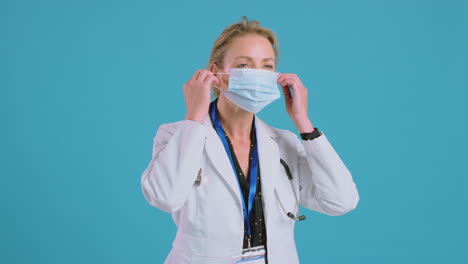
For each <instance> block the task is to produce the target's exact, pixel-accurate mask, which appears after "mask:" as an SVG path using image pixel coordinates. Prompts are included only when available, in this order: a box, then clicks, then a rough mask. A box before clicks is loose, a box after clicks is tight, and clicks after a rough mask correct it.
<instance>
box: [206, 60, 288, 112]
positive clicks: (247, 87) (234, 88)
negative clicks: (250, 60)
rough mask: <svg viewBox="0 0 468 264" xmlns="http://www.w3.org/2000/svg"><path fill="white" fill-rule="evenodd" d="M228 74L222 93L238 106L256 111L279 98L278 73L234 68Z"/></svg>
mask: <svg viewBox="0 0 468 264" xmlns="http://www.w3.org/2000/svg"><path fill="white" fill-rule="evenodd" d="M218 74H229V86H228V89H227V90H226V91H222V90H221V89H219V88H218V87H216V86H214V85H212V86H214V87H216V88H218V89H219V90H220V92H221V93H223V94H224V96H226V97H227V98H228V99H229V100H230V101H231V102H233V103H234V104H236V105H237V106H239V107H240V108H242V109H244V110H246V111H248V112H251V113H258V112H260V111H261V110H262V109H263V108H264V107H265V106H267V105H269V104H270V103H272V102H273V101H275V100H276V99H278V98H280V90H279V84H278V82H277V79H278V76H279V73H277V72H273V71H267V70H259V69H250V68H234V69H231V71H230V73H218Z"/></svg>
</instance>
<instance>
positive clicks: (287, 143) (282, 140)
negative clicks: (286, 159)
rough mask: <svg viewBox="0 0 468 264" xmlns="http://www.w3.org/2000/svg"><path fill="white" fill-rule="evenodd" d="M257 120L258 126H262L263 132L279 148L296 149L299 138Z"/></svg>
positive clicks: (292, 133) (285, 130) (290, 132)
mask: <svg viewBox="0 0 468 264" xmlns="http://www.w3.org/2000/svg"><path fill="white" fill-rule="evenodd" d="M258 120H259V124H260V125H261V126H263V128H264V131H266V133H268V134H269V136H270V137H271V138H272V139H273V140H274V141H275V142H276V143H277V144H278V146H279V147H280V148H292V149H295V148H296V147H297V144H298V142H299V143H300V140H299V137H298V136H297V135H296V134H295V133H294V132H292V131H290V130H287V129H282V128H278V127H274V126H271V125H269V124H267V123H266V122H265V121H263V120H260V119H258Z"/></svg>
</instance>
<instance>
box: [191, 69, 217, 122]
mask: <svg viewBox="0 0 468 264" xmlns="http://www.w3.org/2000/svg"><path fill="white" fill-rule="evenodd" d="M211 84H215V85H217V86H218V87H219V85H220V84H219V80H218V78H216V76H215V75H214V74H213V73H212V72H211V71H208V70H197V71H196V72H195V73H194V74H193V76H192V78H191V79H190V80H188V82H186V83H185V84H184V87H183V88H184V97H185V104H186V105H187V114H186V116H185V120H193V121H197V122H199V123H202V124H203V122H204V121H205V118H206V115H207V114H208V109H209V107H210V86H211Z"/></svg>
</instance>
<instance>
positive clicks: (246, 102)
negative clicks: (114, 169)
mask: <svg viewBox="0 0 468 264" xmlns="http://www.w3.org/2000/svg"><path fill="white" fill-rule="evenodd" d="M278 58H279V49H278V42H277V39H276V37H275V34H274V33H273V32H272V31H271V30H269V29H267V28H264V27H261V26H259V23H258V21H248V20H247V18H246V17H243V20H242V21H241V22H239V23H236V24H233V25H231V26H229V27H228V28H226V29H225V30H224V31H223V32H222V34H221V35H220V36H219V38H218V39H217V40H216V42H215V43H214V46H213V48H212V51H211V57H210V61H209V66H208V67H207V68H208V70H197V71H196V72H195V74H194V75H193V76H192V78H191V79H190V80H189V81H188V82H187V83H185V85H184V87H183V89H184V95H185V102H186V105H187V113H186V116H185V119H184V120H182V121H179V122H174V123H167V124H163V125H161V126H160V127H159V129H158V131H157V133H156V136H155V138H154V146H153V154H152V160H151V162H150V163H149V166H148V167H147V169H146V170H145V171H144V173H143V174H142V178H141V186H142V191H143V194H144V196H145V198H146V200H147V201H148V202H149V203H150V204H151V205H152V206H154V207H156V208H159V209H161V210H163V211H165V212H169V213H171V214H172V217H173V219H174V222H175V223H176V225H177V227H178V230H177V235H176V238H175V240H174V242H173V244H172V250H171V252H170V253H169V255H168V257H167V258H166V261H165V263H177V264H181V263H199V264H215V263H216V264H228V263H239V262H242V263H251V264H253V263H270V264H280V263H281V264H282V263H299V258H298V254H297V250H296V245H295V240H294V225H295V222H296V220H303V219H304V216H297V215H298V210H299V205H301V206H303V207H305V208H308V209H311V210H315V211H318V212H321V213H324V214H327V215H342V214H345V213H347V212H349V211H351V210H353V209H354V208H355V207H356V205H357V203H358V201H359V195H358V191H357V188H356V185H355V183H354V181H353V179H352V175H351V173H350V172H349V170H348V169H347V168H346V166H345V165H344V164H343V162H342V161H341V159H340V157H339V156H338V155H337V153H336V152H335V150H334V149H333V147H332V146H331V144H330V143H329V141H328V140H327V138H326V136H325V134H324V133H322V132H321V131H319V130H318V128H316V127H314V126H313V125H312V122H311V121H310V118H309V116H308V112H307V89H306V88H305V87H304V85H303V84H302V82H301V80H300V79H299V77H298V76H297V75H295V74H289V73H282V74H278V73H277V72H276V71H275V68H276V64H277V63H278ZM278 85H280V86H281V87H282V89H281V90H282V93H283V95H284V98H285V103H286V111H287V113H288V114H289V116H290V118H291V119H292V121H293V122H294V124H295V126H296V129H297V131H298V132H299V134H300V135H301V139H299V138H298V137H297V136H296V134H294V133H293V132H290V131H287V130H283V129H278V128H274V127H271V126H269V125H267V124H266V123H265V122H264V121H262V120H260V119H259V118H258V116H257V115H256V113H257V112H259V111H260V110H261V109H263V108H264V107H265V106H267V105H268V104H269V103H271V102H273V101H274V100H276V99H278V97H279V94H280V89H279V86H278ZM210 88H211V89H212V90H213V92H214V94H215V96H216V99H215V100H213V101H212V102H210V92H211V90H210ZM291 90H292V93H291Z"/></svg>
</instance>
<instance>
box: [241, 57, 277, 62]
mask: <svg viewBox="0 0 468 264" xmlns="http://www.w3.org/2000/svg"><path fill="white" fill-rule="evenodd" d="M237 59H248V60H250V61H252V57H249V56H237V57H236V58H235V60H237ZM267 60H272V61H275V59H274V58H265V59H263V61H267Z"/></svg>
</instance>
